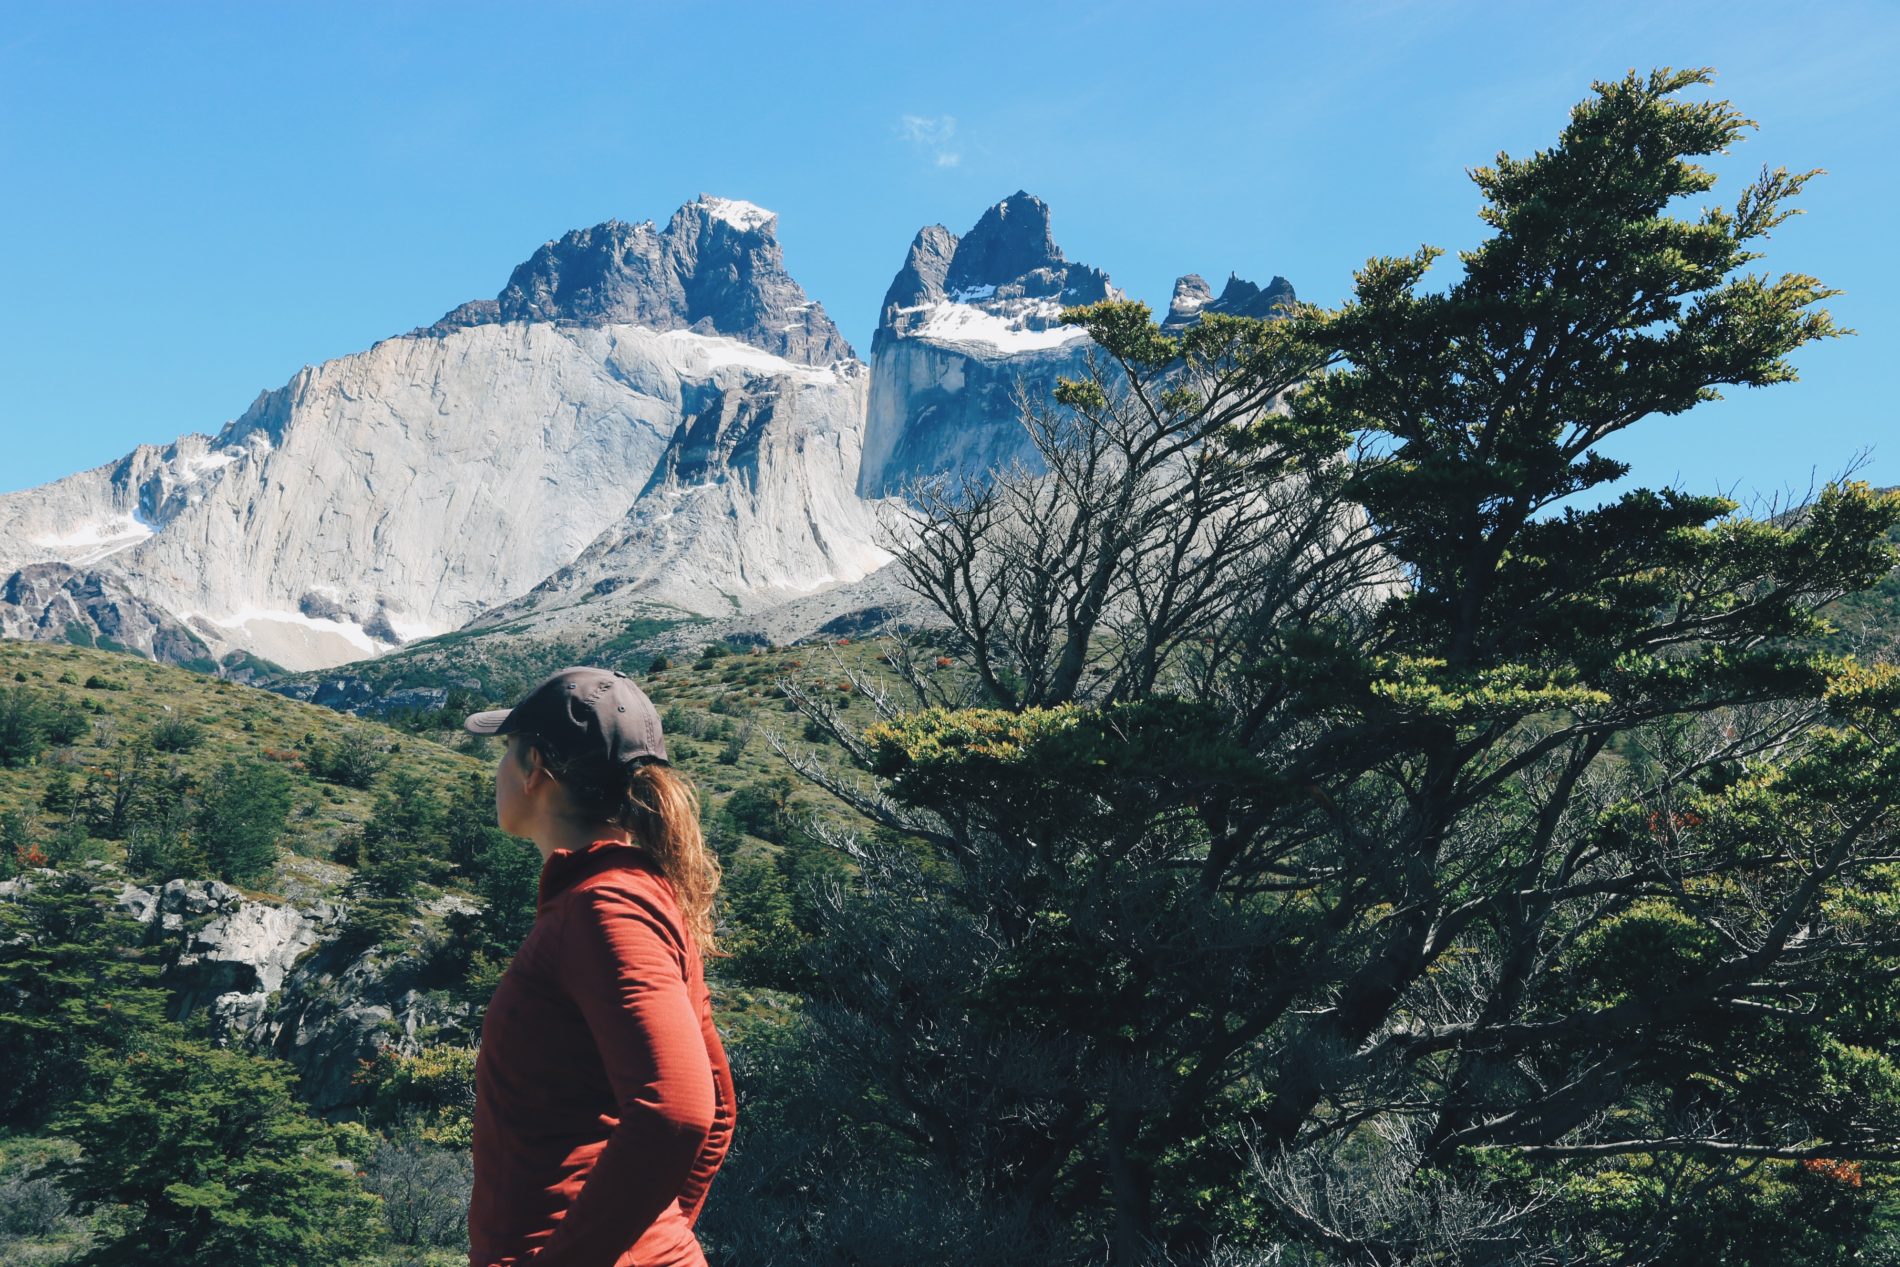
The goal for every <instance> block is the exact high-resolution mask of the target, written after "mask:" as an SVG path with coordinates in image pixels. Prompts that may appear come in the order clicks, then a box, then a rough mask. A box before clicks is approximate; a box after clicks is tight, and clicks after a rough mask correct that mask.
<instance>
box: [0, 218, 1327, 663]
mask: <svg viewBox="0 0 1900 1267" xmlns="http://www.w3.org/2000/svg"><path fill="white" fill-rule="evenodd" d="M777 234H778V217H777V216H776V215H775V214H774V213H772V212H770V211H767V210H765V209H763V208H761V207H758V206H755V205H754V204H752V203H749V202H743V201H739V200H737V199H731V198H721V197H715V196H713V195H710V194H702V195H700V196H699V197H698V198H696V199H695V200H693V201H692V202H689V203H687V204H686V205H685V206H683V207H681V208H679V210H677V211H676V212H674V214H673V215H672V217H671V218H670V219H669V220H668V221H667V222H666V224H665V225H664V226H663V227H662V226H659V225H657V224H656V223H655V222H654V221H651V220H647V221H643V222H640V223H637V224H630V223H627V222H624V221H619V220H610V221H608V222H606V223H605V224H598V225H594V226H593V227H591V228H585V229H576V230H574V231H573V232H570V233H567V234H565V235H563V236H561V237H560V238H558V239H555V240H553V241H549V242H547V243H545V244H543V245H542V246H541V247H540V248H539V249H538V250H536V251H535V252H534V253H533V254H532V255H531V256H530V257H529V258H528V259H527V260H525V261H523V262H522V263H521V264H520V265H519V266H518V267H516V268H515V269H514V271H513V273H512V274H511V275H510V277H509V279H508V281H507V284H506V285H505V286H503V287H502V288H501V290H500V291H499V292H498V293H497V294H496V296H495V297H494V298H492V299H478V300H472V301H470V302H468V303H464V304H462V305H460V306H459V307H457V308H455V309H454V310H453V311H451V312H449V313H448V314H446V315H445V316H443V317H442V318H441V319H440V320H438V321H436V322H434V323H432V324H430V325H428V326H424V327H419V328H417V329H415V330H412V331H410V332H409V333H408V334H405V335H401V336H398V337H396V338H391V339H385V340H383V341H382V342H380V343H377V344H375V345H374V346H372V347H370V348H369V349H367V350H365V351H363V352H358V353H355V354H353V355H350V356H345V357H340V358H338V359H336V360H333V361H327V362H325V363H323V364H321V365H317V366H309V367H306V368H304V369H303V370H300V371H299V372H298V373H297V374H296V375H295V376H294V377H293V378H292V379H291V381H290V382H289V383H287V384H285V385H284V386H283V387H280V388H278V389H276V390H274V391H267V392H264V393H261V394H260V395H259V396H258V397H257V399H256V400H255V401H253V402H252V404H251V406H250V408H249V409H247V410H246V411H245V412H244V413H243V414H242V415H241V416H240V417H238V418H236V419H235V420H233V421H231V422H229V423H227V424H226V425H225V426H224V427H223V428H222V429H220V430H219V431H218V432H217V433H216V434H215V435H206V434H192V435H187V436H183V437H180V438H179V439H178V440H176V441H174V442H172V443H171V444H168V445H163V446H160V445H140V446H138V447H137V448H136V449H134V450H133V451H132V452H131V453H129V454H127V455H126V456H125V457H124V458H122V459H120V460H119V461H117V462H113V463H108V464H107V465H104V466H100V467H96V468H94V469H92V470H88V471H81V472H79V473H77V474H74V475H70V476H67V477H65V478H63V479H60V480H55V481H53V482H52V483H50V484H45V485H42V486H40V487H38V488H33V489H27V490H24V491H21V492H16V493H8V494H0V636H4V637H10V638H32V639H45V640H71V641H78V642H87V643H94V642H96V643H98V644H99V645H104V646H121V647H126V648H129V649H132V650H136V651H138V652H141V653H143V654H146V655H149V656H152V657H154V658H157V659H161V660H166V661H170V662H173V663H183V664H193V665H198V666H200V667H205V668H208V669H209V668H217V667H219V666H220V665H229V664H232V663H233V662H234V657H240V656H244V655H248V656H255V657H260V658H262V659H264V660H267V661H270V662H272V663H274V664H277V665H281V666H283V667H286V668H290V669H318V668H328V667H330V666H334V665H339V664H343V663H347V662H350V661H357V660H363V659H367V658H371V657H375V656H379V655H382V654H384V653H386V652H388V651H391V650H393V649H395V648H397V647H400V646H402V645H404V644H406V643H410V642H413V641H415V640H417V639H421V638H426V637H430V636H434V635H439V634H446V633H449V632H452V631H458V630H464V629H477V630H478V629H483V628H491V627H494V626H496V625H499V624H501V623H503V622H514V623H513V624H512V625H511V628H512V627H527V626H532V627H534V628H536V629H537V630H552V631H554V632H557V633H558V632H559V631H560V630H561V629H562V628H564V627H567V626H568V623H569V622H573V623H575V624H578V623H581V622H582V620H583V617H585V619H586V620H587V621H589V622H593V623H598V622H599V621H600V620H601V619H602V618H609V619H624V618H626V617H628V616H632V615H636V614H637V615H643V616H648V615H653V616H659V617H662V618H664V617H666V616H668V615H671V616H673V617H679V616H686V615H694V616H708V617H724V618H733V617H735V615H744V614H747V613H750V614H751V615H752V617H755V618H756V623H757V624H758V625H759V627H761V628H764V627H770V628H772V629H774V630H776V631H778V632H779V634H780V635H781V636H785V635H797V634H798V633H800V632H801V629H800V628H798V627H796V626H797V625H798V622H800V621H810V620H815V621H818V622H820V623H823V624H826V625H827V626H828V625H830V624H834V623H836V622H837V621H839V620H844V619H848V618H849V617H850V611H849V610H847V609H848V608H850V607H851V604H852V603H854V602H859V599H860V597H861V598H862V603H861V604H860V605H864V604H869V605H870V606H873V607H879V608H880V609H881V608H882V607H884V606H888V605H889V603H890V602H891V601H892V600H891V598H890V595H891V593H892V592H893V587H892V586H890V585H885V584H880V583H878V582H877V580H876V577H877V573H878V570H879V569H880V568H882V567H883V566H884V565H885V564H886V563H887V562H888V561H889V559H890V557H891V555H890V553H889V551H888V549H887V547H888V546H890V545H891V544H892V540H891V537H890V535H889V533H890V532H891V531H892V525H893V523H894V522H895V520H894V517H892V516H891V515H890V514H889V513H888V512H889V510H890V508H891V507H890V504H888V503H887V501H886V500H885V499H887V498H888V497H890V496H892V495H895V494H900V493H902V492H903V490H904V489H905V488H906V486H907V485H908V483H909V482H910V481H912V480H914V479H916V478H918V477H920V476H929V475H935V474H941V473H953V472H969V473H972V474H976V475H979V476H980V475H981V474H982V473H983V472H985V471H987V470H989V469H991V468H993V467H994V466H995V465H996V464H997V463H1000V462H1004V461H1008V460H1010V459H1012V458H1024V457H1028V458H1032V459H1033V453H1031V452H1030V451H1029V450H1028V447H1027V444H1026V440H1025V433H1024V431H1023V428H1022V426H1021V423H1020V419H1019V414H1018V411H1017V408H1016V404H1015V398H1014V393H1015V392H1016V391H1017V390H1018V389H1019V388H1021V389H1026V390H1028V391H1031V392H1035V391H1039V390H1046V389H1047V388H1048V387H1050V386H1052V385H1053V382H1054V380H1055V378H1056V377H1057V376H1058V375H1062V374H1071V375H1072V374H1074V373H1076V372H1077V371H1078V367H1079V366H1080V364H1081V361H1082V358H1083V357H1084V355H1085V354H1086V350H1087V349H1088V348H1089V347H1090V346H1092V345H1091V343H1090V341H1089V338H1088V336H1087V334H1086V333H1085V332H1084V331H1083V330H1081V329H1080V328H1078V327H1074V326H1065V325H1063V324H1062V323H1061V320H1060V315H1061V312H1062V309H1063V308H1065V307H1069V306H1073V305H1078V304H1086V303H1091V302H1095V301H1097V300H1101V299H1106V298H1119V297H1121V292H1120V291H1119V290H1117V289H1116V288H1115V287H1114V286H1113V285H1111V284H1110V282H1109V279H1108V275H1107V274H1106V273H1104V272H1103V271H1102V270H1100V269H1097V268H1093V267H1090V266H1088V265H1085V264H1079V263H1076V262H1074V261H1071V260H1069V259H1068V258H1067V257H1066V256H1065V255H1064V254H1063V252H1062V249H1061V248H1060V247H1059V246H1058V245H1057V244H1056V241H1055V238H1054V236H1053V233H1052V231H1051V226H1050V213H1049V208H1048V206H1047V205H1046V204H1045V203H1043V202H1042V201H1041V200H1040V199H1038V198H1035V197H1033V196H1031V195H1030V194H1028V193H1026V192H1022V191H1018V192H1017V193H1015V194H1012V195H1010V196H1009V197H1008V198H1005V199H1003V200H1002V201H1001V202H998V203H996V204H995V205H993V206H991V207H989V208H988V209H986V210H985V211H984V212H983V213H982V214H981V215H980V216H979V217H978V218H977V221H976V223H975V225H974V226H973V227H972V228H971V229H970V230H969V231H968V232H967V233H965V234H963V235H962V236H961V237H959V236H957V235H956V234H953V233H951V232H950V231H949V230H947V229H945V228H944V227H942V226H941V225H932V226H929V227H927V228H925V229H923V230H921V231H920V232H919V233H918V234H917V235H916V238H915V239H914V241H913V242H912V243H911V246H910V250H909V252H908V253H907V256H906V258H905V260H904V261H903V264H902V267H901V268H900V269H899V270H898V273H897V276H896V277H895V279H894V280H893V281H892V283H891V286H890V289H889V291H888V292H887V293H886V295H885V300H884V305H883V310H882V313H881V316H880V320H879V324H878V327H877V331H876V334H875V336H874V338H873V341H872V351H871V361H870V363H869V364H868V365H867V364H865V363H864V362H863V361H861V360H859V359H858V357H857V355H856V353H855V352H854V351H853V349H852V347H851V346H850V344H849V343H848V342H847V341H846V340H845V338H844V336H843V335H842V333H841V332H840V331H839V330H838V328H837V326H836V325H835V324H834V323H833V322H832V320H831V318H830V317H829V316H827V315H826V313H825V311H824V308H823V307H822V305H820V304H819V303H818V302H817V301H816V300H814V299H812V298H810V297H809V296H807V294H806V293H805V291H804V290H803V288H801V287H800V286H799V284H798V283H797V282H796V281H795V280H794V279H793V278H792V277H791V275H790V274H789V272H788V271H787V270H786V268H785V262H784V255H783V251H782V249H781V247H780V245H779V241H778V236H777ZM1291 293H1292V292H1291V287H1290V286H1288V285H1287V284H1286V283H1285V282H1284V280H1283V279H1280V278H1275V279H1274V280H1273V282H1272V283H1271V284H1270V285H1269V286H1267V287H1266V288H1264V289H1262V288H1260V287H1257V286H1253V285H1251V284H1250V283H1247V282H1243V281H1241V280H1239V279H1238V278H1234V279H1230V281H1229V282H1228V284H1227V286H1226V288H1225V289H1224V290H1223V291H1222V293H1221V295H1220V296H1219V297H1218V298H1213V297H1210V294H1209V291H1208V288H1207V286H1206V284H1205V283H1204V282H1202V281H1201V280H1200V279H1199V278H1198V277H1187V278H1183V279H1182V282H1181V283H1180V284H1179V285H1177V287H1176V302H1175V303H1174V305H1173V306H1172V307H1171V310H1170V312H1169V316H1168V323H1169V325H1170V328H1179V327H1180V326H1181V325H1183V324H1184V323H1186V322H1188V321H1191V320H1193V319H1195V318H1196V315H1197V314H1198V313H1200V312H1204V311H1223V312H1236V313H1244V314H1247V315H1269V314H1270V312H1271V310H1272V307H1273V305H1274V304H1276V303H1278V302H1279V301H1280V299H1282V298H1284V297H1288V296H1290V295H1291ZM827 594H832V595H835V596H834V597H831V598H824V599H823V601H816V600H819V599H820V598H821V596H824V595H827ZM583 607H584V610H583ZM771 612H778V613H780V616H778V617H771V618H768V617H767V615H766V613H771Z"/></svg>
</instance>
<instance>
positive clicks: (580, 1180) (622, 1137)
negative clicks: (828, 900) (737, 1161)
mask: <svg viewBox="0 0 1900 1267" xmlns="http://www.w3.org/2000/svg"><path fill="white" fill-rule="evenodd" d="M736 1116H737V1114H736V1107H735V1102H734V1097H733V1088H732V1072H731V1070H730V1068H729V1067H728V1065H727V1063H726V1053H725V1048H724V1047H723V1046H722V1045H721V1044H720V1041H719V1032H718V1031H717V1030H716V1029H714V1028H713V1018H712V1000H711V997H710V996H709V995H708V993H707V991H706V982H705V978H704V975H703V970H702V966H701V962H700V957H699V952H698V950H697V948H696V947H695V946H694V944H693V941H692V938H691V935H690V934H689V933H688V932H687V930H686V927H685V922H684V920H683V918H682V916H681V914H680V909H679V904H678V901H677V899H676V898H675V896H674V893H673V886H672V884H671V883H670V882H669V881H668V880H667V878H666V876H665V875H664V873H662V872H661V870H660V868H659V865H658V864H657V863H656V862H655V861H654V860H653V858H652V857H651V856H650V855H648V854H647V853H646V852H645V851H644V850H642V849H640V848H639V847H638V846H636V845H629V844H627V843H625V842H623V841H617V840H600V841H595V842H594V843H593V844H592V845H589V846H588V847H587V848H586V849H584V850H572V849H558V850H556V851H555V852H554V853H553V854H551V855H550V856H549V857H548V859H547V861H546V862H545V863H543V865H542V869H541V880H540V887H539V893H538V895H537V901H536V914H535V922H534V928H533V929H532V930H531V931H530V932H529V933H528V936H527V938H526V939H525V940H523V942H522V943H521V948H520V949H519V950H518V951H516V952H515V957H514V960H513V962H512V963H510V964H509V966H508V970H507V971H506V972H504V973H503V974H502V978H501V982H500V984H499V985H498V986H497V987H496V989H495V994H494V997H493V999H492V1000H490V1002H489V1005H488V1014H487V1016H486V1018H485V1019H484V1020H483V1023H482V1036H481V1048H480V1052H479V1053H478V1055H477V1057H476V1061H475V1126H474V1162H475V1186H474V1191H473V1193H472V1194H471V1196H470V1199H469V1210H468V1236H469V1263H470V1267H526V1265H527V1264H534V1267H702V1265H703V1264H704V1263H705V1261H706V1259H705V1256H704V1255H703V1254H702V1253H701V1252H700V1247H699V1242H698V1240H697V1239H696V1238H695V1237H694V1235H693V1230H692V1229H693V1223H694V1222H695V1221H696V1220H697V1219H698V1217H699V1211H700V1208H701V1206H702V1205H703V1204H704V1202H705V1199H706V1191H707V1188H708V1186H709V1185H710V1184H711V1182H712V1177H713V1173H714V1172H715V1171H717V1170H718V1169H719V1164H720V1162H722V1161H723V1160H724V1159H725V1155H726V1150H727V1149H728V1148H729V1147H730V1146H731V1143H732V1132H733V1126H734V1122H735V1119H736Z"/></svg>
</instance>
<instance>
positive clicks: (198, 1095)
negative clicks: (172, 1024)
mask: <svg viewBox="0 0 1900 1267" xmlns="http://www.w3.org/2000/svg"><path fill="white" fill-rule="evenodd" d="M94 1073H95V1076H97V1077H98V1079H99V1081H100V1089H99V1091H98V1093H97V1094H96V1095H95V1096H93V1097H89V1098H88V1099H86V1100H84V1101H82V1102H80V1103H78V1104H76V1105H74V1106H72V1107H71V1108H70V1109H69V1110H68V1111H67V1113H65V1114H64V1115H63V1116H62V1117H61V1118H60V1119H58V1120H57V1121H56V1122H55V1123H54V1129H55V1130H56V1131H58V1132H59V1133H60V1134H62V1135H65V1136H67V1137H68V1138H71V1139H74V1140H77V1141H78V1142H79V1144H80V1146H81V1148H82V1149H83V1152H82V1154H81V1155H80V1157H79V1158H78V1159H77V1160H75V1161H72V1162H68V1163H64V1164H62V1165H61V1166H60V1167H58V1168H57V1175H58V1178H59V1179H60V1181H61V1182H62V1184H63V1185H64V1186H65V1188H66V1190H67V1191H68V1192H69V1193H71V1195H72V1198H73V1201H74V1203H75V1205H76V1207H77V1208H78V1209H80V1210H81V1211H82V1212H90V1211H94V1210H97V1209H99V1208H100V1207H102V1206H108V1205H109V1206H118V1207H121V1208H122V1216H121V1219H120V1222H121V1224H122V1230H119V1231H117V1232H115V1233H114V1234H112V1235H111V1236H109V1237H108V1238H106V1239H105V1240H103V1241H102V1242H101V1243H98V1244H96V1245H95V1246H94V1248H93V1249H92V1250H91V1251H90V1252H88V1253H86V1254H84V1255H82V1256H81V1257H79V1258H78V1259H75V1260H74V1261H75V1263H76V1264H79V1265H80V1267H106V1265H107V1264H120V1263H140V1264H144V1265H146V1267H202V1265H203V1264H208V1263H217V1264H219V1267H282V1265H283V1264H285V1263H298V1264H302V1265H304V1267H342V1265H343V1264H348V1263H353V1262H357V1261H360V1259H361V1257H362V1256H363V1255H364V1254H365V1253H367V1252H368V1251H369V1250H370V1249H372V1248H373V1247H374V1246H375V1245H376V1244H377V1243H378V1242H379V1241H380V1240H382V1239H383V1237H384V1235H385V1231H384V1228H383V1226H382V1219H381V1213H380V1205H379V1203H378V1201H377V1199H376V1198H375V1197H373V1196H371V1195H370V1194H368V1193H366V1192H364V1191H363V1190H362V1187H361V1185H360V1183H359V1182H358V1179H357V1176H356V1173H355V1170H354V1168H353V1166H351V1165H349V1164H340V1163H339V1159H338V1157H337V1155H336V1147H335V1145H334V1143H333V1142H332V1139H331V1134H330V1132H329V1131H328V1130H327V1129H326V1128H325V1127H324V1126H323V1125H322V1124H321V1123H320V1122H317V1121H316V1120H314V1119H313V1118H311V1117H309V1116H308V1115H307V1114H306V1113H305V1112H304V1111H303V1109H302V1108H301V1107H300V1106H299V1105H298V1103H297V1101H296V1100H295V1099H294V1098H293V1096H292V1094H291V1087H292V1084H293V1082H294V1079H295V1076H296V1075H295V1072H294V1071H293V1070H291V1069H290V1067H289V1066H287V1065H285V1064H284V1063H283V1062H282V1061H279V1060H275V1059H269V1058H264V1057H258V1056H253V1055H250V1054H248V1053H245V1052H242V1051H237V1050H227V1049H224V1048H218V1047H213V1046H211V1045H210V1044H209V1043H206V1042H204V1041H202V1040H199V1039H195V1038H190V1037H187V1036H185V1035H183V1034H181V1033H178V1032H176V1031H175V1030H157V1031H149V1032H147V1033H146V1034H145V1035H144V1037H143V1038H142V1040H141V1041H139V1042H138V1043H136V1044H135V1045H134V1047H133V1049H132V1050H131V1051H129V1052H127V1053H123V1054H121V1055H118V1056H115V1057H114V1058H111V1059H109V1060H108V1059H101V1060H99V1061H97V1062H96V1066H95V1069H94Z"/></svg>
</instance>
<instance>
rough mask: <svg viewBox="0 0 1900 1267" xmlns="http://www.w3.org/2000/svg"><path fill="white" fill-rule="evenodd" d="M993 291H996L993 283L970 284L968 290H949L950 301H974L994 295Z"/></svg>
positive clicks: (962, 302)
mask: <svg viewBox="0 0 1900 1267" xmlns="http://www.w3.org/2000/svg"><path fill="white" fill-rule="evenodd" d="M995 293H996V287H995V285H993V284H992V285H985V286H972V287H970V288H969V289H968V290H953V291H951V292H950V302H951V303H953V304H967V303H974V302H975V301H976V300H978V299H988V298H989V297H990V296H991V295H994V294H995Z"/></svg>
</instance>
